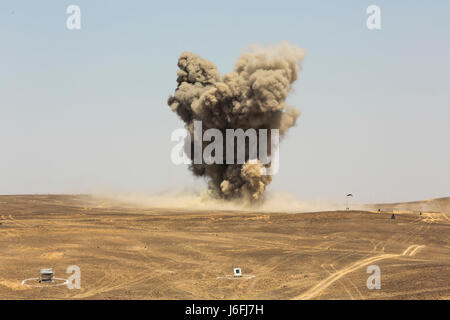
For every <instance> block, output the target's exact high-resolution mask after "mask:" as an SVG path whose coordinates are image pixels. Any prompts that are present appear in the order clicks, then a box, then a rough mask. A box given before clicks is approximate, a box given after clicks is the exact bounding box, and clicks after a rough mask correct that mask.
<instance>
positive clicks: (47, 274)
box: [39, 268, 55, 283]
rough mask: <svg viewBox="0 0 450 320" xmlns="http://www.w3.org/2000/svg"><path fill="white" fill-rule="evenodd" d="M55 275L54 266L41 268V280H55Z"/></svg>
mask: <svg viewBox="0 0 450 320" xmlns="http://www.w3.org/2000/svg"><path fill="white" fill-rule="evenodd" d="M54 276H55V274H54V273H53V268H47V269H41V272H40V275H39V282H40V283H42V282H53V277H54Z"/></svg>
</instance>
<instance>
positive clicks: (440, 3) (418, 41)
mask: <svg viewBox="0 0 450 320" xmlns="http://www.w3.org/2000/svg"><path fill="white" fill-rule="evenodd" d="M72 4H74V5H78V6H79V7H80V9H81V29H80V30H69V29H67V27H66V20H67V18H68V17H69V14H67V13H66V9H67V7H68V6H69V5H72ZM369 5H378V6H379V7H380V9H381V30H369V29H368V28H367V27H366V20H367V18H368V14H367V13H366V8H367V7H368V6H369ZM448 12H450V2H449V1H447V0H434V1H431V2H430V1H406V0H405V1H400V0H398V1H381V0H380V1H376V0H371V1H350V0H343V1H331V0H330V1H320V2H319V1H283V0H277V1H220V2H219V1H100V0H98V1H92V0H89V1H88V0H72V1H49V0H40V1H20V0H14V1H13V0H3V1H1V2H0V43H1V45H0V46H1V53H0V88H1V89H0V194H29V193H33V194H36V193H37V194H47V193H57V194H61V193H93V192H123V193H133V192H146V193H158V192H164V191H166V190H172V189H174V188H177V189H179V190H190V189H193V188H198V189H201V188H204V187H205V186H206V184H205V182H204V180H202V179H201V178H200V179H199V178H194V177H192V175H191V174H190V172H189V171H188V170H187V168H186V166H184V165H179V166H176V165H174V164H173V163H172V162H171V160H170V153H171V149H172V148H173V147H174V146H175V144H176V143H175V142H172V141H170V135H171V133H172V131H173V130H175V129H177V128H181V127H183V124H182V122H181V120H180V119H178V118H177V116H176V114H174V113H173V112H171V110H170V108H169V107H168V106H167V98H168V96H169V95H170V94H173V92H174V89H175V88H176V71H177V59H178V56H179V55H180V54H181V53H182V52H183V51H191V52H194V53H197V54H200V55H201V56H202V57H204V58H206V59H208V60H210V61H212V62H214V63H215V64H216V65H217V66H218V69H219V71H220V72H221V73H226V72H229V71H232V69H233V66H234V63H235V61H236V59H237V58H238V56H239V55H240V54H241V53H242V51H243V49H245V48H246V47H248V46H249V45H252V44H264V45H267V44H272V43H278V42H280V41H289V42H291V43H293V44H296V45H298V46H299V47H301V48H304V49H305V50H306V52H307V56H306V59H305V60H304V62H303V66H302V71H301V72H300V74H299V80H298V81H297V82H296V83H295V84H294V86H293V88H292V92H291V95H290V96H289V98H288V102H289V104H290V105H293V106H296V107H297V108H298V109H300V110H301V112H302V115H301V117H300V118H299V121H298V125H297V126H296V127H295V128H292V129H291V130H290V131H289V133H288V135H287V137H286V138H285V139H284V141H283V142H282V145H281V149H280V169H279V172H278V173H277V174H276V175H275V177H274V179H273V182H272V183H271V184H270V185H269V188H268V192H269V193H274V192H289V193H291V194H293V195H295V197H296V198H298V199H299V200H305V201H317V200H319V201H321V200H324V201H325V200H326V201H345V195H346V194H348V193H352V194H354V196H355V200H356V201H358V202H366V203H373V202H393V201H413V200H421V199H428V198H436V197H443V196H450V165H449V164H450V148H449V138H450V125H449V120H450V90H449V83H450V41H449V39H450V20H449V19H448Z"/></svg>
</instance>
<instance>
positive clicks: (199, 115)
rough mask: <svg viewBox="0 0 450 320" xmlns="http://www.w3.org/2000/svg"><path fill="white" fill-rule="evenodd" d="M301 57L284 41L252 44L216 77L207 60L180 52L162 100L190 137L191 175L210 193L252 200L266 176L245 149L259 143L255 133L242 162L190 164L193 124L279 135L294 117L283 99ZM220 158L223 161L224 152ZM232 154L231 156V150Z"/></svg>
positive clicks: (187, 143) (266, 181)
mask: <svg viewBox="0 0 450 320" xmlns="http://www.w3.org/2000/svg"><path fill="white" fill-rule="evenodd" d="M304 57H305V52H304V50H302V49H300V48H298V47H296V46H294V45H292V44H289V43H281V44H278V45H272V46H268V47H261V46H259V47H253V48H252V49H249V50H247V51H246V52H244V53H243V54H242V55H241V56H240V57H239V58H238V60H237V62H236V64H235V67H234V71H233V72H229V73H227V74H225V75H223V76H222V75H220V74H219V72H218V70H217V67H216V66H215V65H214V64H213V63H212V62H210V61H208V60H205V59H203V58H201V57H200V56H199V55H196V54H193V53H190V52H183V53H182V54H181V56H180V58H179V59H178V68H179V70H178V72H177V76H178V77H177V83H178V86H177V88H176V90H175V93H174V95H173V96H170V97H169V99H168V102H167V103H168V105H169V106H170V108H171V109H172V111H173V112H175V113H177V114H178V116H179V117H180V118H181V119H182V120H183V122H184V123H185V126H186V129H187V130H188V132H189V135H190V139H187V140H185V145H184V147H185V151H186V153H187V154H189V155H190V158H191V160H192V163H191V164H190V167H189V169H190V170H191V171H192V173H193V174H194V175H195V176H204V177H206V178H207V181H208V193H209V194H210V195H211V196H212V197H214V198H221V199H237V198H239V199H244V200H249V201H251V202H254V201H257V200H259V199H260V198H261V195H262V194H263V193H264V190H265V189H266V186H267V185H268V184H269V183H270V182H271V181H272V176H271V175H265V174H262V173H261V172H262V170H261V169H262V168H263V166H267V164H265V163H264V162H262V161H260V160H261V159H260V158H259V156H256V157H255V156H254V155H253V154H251V152H249V150H250V149H251V148H252V147H255V146H252V143H253V144H254V143H256V144H257V145H259V144H260V142H261V141H260V136H258V139H257V140H256V142H255V141H253V142H252V141H249V143H248V145H247V144H246V146H245V163H238V162H237V161H235V162H234V163H232V164H230V163H228V162H227V163H226V161H223V162H222V161H221V163H212V164H207V163H204V162H203V163H195V162H194V152H192V151H193V150H194V142H195V135H194V122H197V121H201V124H202V129H201V130H202V132H205V131H206V130H208V129H217V130H220V132H222V133H223V135H225V131H226V130H227V129H242V130H247V129H255V130H257V131H258V130H260V129H266V130H267V131H269V130H271V129H278V130H279V135H280V137H283V136H284V135H285V133H286V132H287V130H288V129H289V128H291V127H292V126H294V125H295V124H296V121H297V118H298V117H299V115H300V111H298V110H297V109H295V108H294V107H291V106H287V105H286V102H285V101H286V98H287V96H288V93H289V91H290V89H291V85H292V83H293V82H294V81H296V80H297V74H298V71H299V69H300V63H301V62H302V61H303V59H304ZM249 140H250V139H249ZM233 142H234V141H233ZM200 145H201V148H202V150H203V149H204V148H205V147H206V146H207V144H206V143H205V141H203V140H202V141H201V142H200ZM224 145H225V143H224ZM224 149H225V148H224ZM271 149H272V148H271ZM271 149H269V150H268V151H267V153H268V155H269V156H270V155H271V154H272V153H273V152H274V150H271ZM234 150H235V151H236V149H234ZM222 157H223V158H224V160H225V158H226V157H227V153H226V152H223V154H222ZM228 157H230V154H229V152H228ZM232 157H233V158H234V159H236V158H237V156H236V154H233V155H232Z"/></svg>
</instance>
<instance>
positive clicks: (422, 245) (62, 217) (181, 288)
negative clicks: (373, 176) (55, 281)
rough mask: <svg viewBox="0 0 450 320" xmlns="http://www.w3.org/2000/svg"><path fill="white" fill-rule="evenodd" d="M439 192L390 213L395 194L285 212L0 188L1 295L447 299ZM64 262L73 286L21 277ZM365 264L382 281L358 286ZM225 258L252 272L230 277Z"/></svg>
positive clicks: (448, 230) (447, 246)
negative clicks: (146, 204)
mask: <svg viewBox="0 0 450 320" xmlns="http://www.w3.org/2000/svg"><path fill="white" fill-rule="evenodd" d="M440 201H441V202H440V203H439V205H438V206H431V207H429V208H428V207H420V208H421V209H424V208H425V209H427V208H428V209H429V210H428V212H425V211H424V212H423V214H422V216H420V215H419V213H418V212H417V211H416V209H417V208H419V207H418V206H419V205H417V204H420V203H415V204H414V205H412V206H413V207H410V208H409V209H410V210H409V211H408V210H407V209H408V208H407V206H406V207H405V206H403V207H401V208H398V210H397V213H396V217H397V218H396V219H395V220H392V219H391V213H390V212H387V211H389V210H393V209H394V207H396V206H398V205H399V204H396V205H392V204H391V205H385V207H383V211H382V212H381V213H377V212H376V211H377V210H373V211H372V212H371V211H349V212H345V211H334V212H317V213H298V214H286V213H258V212H237V211H229V212H224V211H190V210H184V211H182V210H167V209H166V210H163V209H151V208H147V209H145V208H138V207H133V206H130V205H118V204H115V205H114V204H111V203H106V202H103V201H102V200H99V199H94V198H92V197H89V196H54V195H49V196H42V195H40V196H1V197H0V223H1V225H0V299H449V298H450V220H449V218H450V213H449V211H447V210H448V204H450V201H449V200H448V199H446V200H445V199H444V200H440ZM428 204H429V203H428ZM402 205H403V204H402ZM374 208H375V207H374ZM433 208H438V209H436V210H431V209H433ZM388 209H389V210H388ZM432 211H433V212H432ZM70 265H78V266H79V267H80V269H81V289H79V290H77V289H73V290H69V289H68V288H67V287H66V286H45V287H43V288H35V287H28V286H25V285H22V284H21V282H22V280H24V279H27V278H33V277H37V276H38V275H39V269H40V268H46V267H53V268H54V270H55V274H56V277H59V278H67V277H68V276H69V274H66V268H67V267H68V266H70ZM369 265H377V266H379V267H380V270H381V289H380V290H376V289H375V290H369V289H368V288H367V286H366V281H367V278H368V277H369V276H370V274H368V273H367V272H366V271H367V270H366V269H367V267H368V266H369ZM233 267H240V268H242V271H243V273H244V274H245V275H253V276H255V277H254V278H252V279H245V278H242V279H234V278H231V279H227V278H226V276H228V275H231V274H232V273H233ZM218 277H219V278H218ZM220 277H223V278H220ZM32 283H36V282H35V281H34V282H32Z"/></svg>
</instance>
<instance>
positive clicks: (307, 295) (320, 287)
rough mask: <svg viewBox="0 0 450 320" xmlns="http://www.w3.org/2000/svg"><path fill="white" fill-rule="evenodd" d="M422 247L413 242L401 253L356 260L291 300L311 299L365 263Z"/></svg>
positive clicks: (407, 254) (408, 252)
mask: <svg viewBox="0 0 450 320" xmlns="http://www.w3.org/2000/svg"><path fill="white" fill-rule="evenodd" d="M422 247H424V246H419V245H416V244H413V245H411V246H409V247H408V248H406V249H405V250H404V251H403V252H402V253H401V254H380V255H376V256H372V257H369V258H365V259H361V260H358V261H356V262H355V263H353V264H351V265H350V266H348V267H346V268H344V269H341V270H339V271H337V272H335V273H333V274H332V275H330V276H329V277H327V278H326V279H324V280H322V281H320V282H319V283H318V284H316V285H315V286H313V287H312V288H311V289H309V290H307V291H306V292H304V293H302V294H300V295H298V296H296V297H294V298H292V300H308V299H312V298H314V297H315V296H317V295H319V294H320V293H321V292H322V291H324V290H325V289H326V288H328V287H329V286H331V285H332V284H333V283H335V282H336V281H338V280H339V279H341V278H342V277H344V276H345V275H347V274H349V273H351V272H353V271H355V270H357V269H359V268H362V267H365V266H367V265H370V264H372V263H374V262H376V261H380V260H385V259H393V258H398V257H402V256H408V257H411V256H413V255H414V254H415V253H416V252H417V250H419V248H422Z"/></svg>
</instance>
